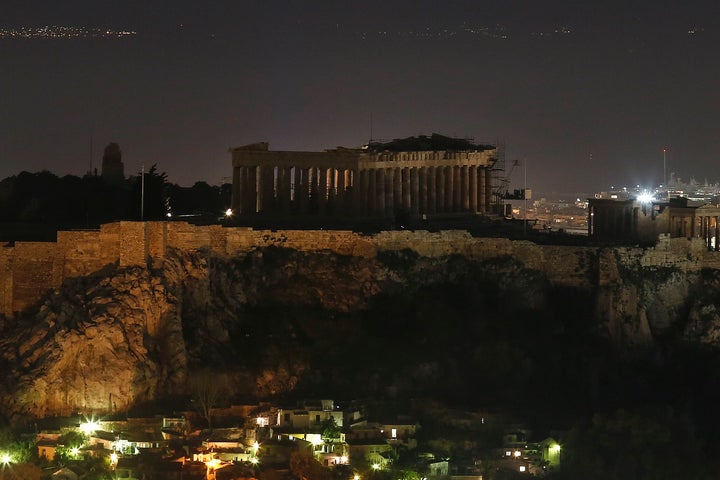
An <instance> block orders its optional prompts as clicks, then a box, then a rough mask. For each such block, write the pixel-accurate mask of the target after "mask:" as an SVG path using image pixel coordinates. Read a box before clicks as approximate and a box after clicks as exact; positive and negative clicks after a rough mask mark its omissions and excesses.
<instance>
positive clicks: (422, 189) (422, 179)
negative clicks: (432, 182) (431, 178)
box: [419, 167, 428, 215]
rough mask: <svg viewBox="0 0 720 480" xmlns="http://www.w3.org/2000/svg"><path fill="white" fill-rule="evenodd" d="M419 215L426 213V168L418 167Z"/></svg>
mask: <svg viewBox="0 0 720 480" xmlns="http://www.w3.org/2000/svg"><path fill="white" fill-rule="evenodd" d="M419 170H420V215H425V214H427V213H428V167H420V169H419Z"/></svg>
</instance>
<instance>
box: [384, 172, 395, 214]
mask: <svg viewBox="0 0 720 480" xmlns="http://www.w3.org/2000/svg"><path fill="white" fill-rule="evenodd" d="M394 181H395V169H394V168H387V169H385V216H386V217H390V218H392V217H393V216H394V215H395V212H394V209H395V195H394V193H395V187H394Z"/></svg>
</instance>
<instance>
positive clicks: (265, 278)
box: [0, 247, 720, 418]
mask: <svg viewBox="0 0 720 480" xmlns="http://www.w3.org/2000/svg"><path fill="white" fill-rule="evenodd" d="M527 248H530V247H527ZM618 251H619V250H614V249H608V250H607V251H605V252H604V253H603V254H602V255H601V256H600V257H601V258H600V261H601V262H604V263H605V266H604V267H603V271H604V272H608V271H611V272H615V273H614V274H612V275H609V276H607V277H606V278H604V279H601V280H600V281H597V282H593V281H589V282H588V285H589V286H587V287H578V288H575V287H568V286H558V285H557V284H556V283H553V281H552V280H551V279H549V278H548V275H547V274H546V273H543V272H542V271H540V270H537V269H533V268H529V267H528V266H527V264H526V263H523V262H522V261H520V260H518V259H515V258H513V257H511V256H508V255H500V256H496V257H492V258H486V259H478V258H474V259H473V258H470V257H468V256H464V255H458V254H450V255H445V256H434V257H425V256H421V255H419V254H418V253H416V252H414V251H412V250H409V249H405V250H397V251H383V252H379V253H378V255H377V256H368V255H364V256H353V255H343V254H338V253H333V252H329V251H316V252H307V251H306V252H300V251H297V250H292V249H285V248H276V247H269V248H260V249H256V250H253V251H251V252H249V253H241V254H238V255H234V256H230V255H220V254H217V253H214V252H212V251H210V250H208V249H199V250H192V251H188V250H185V251H179V250H176V251H170V252H168V253H167V254H166V255H165V256H164V257H163V258H161V259H158V258H156V259H154V260H152V261H151V262H150V264H149V265H148V266H147V267H140V266H129V267H119V266H117V265H109V266H106V267H104V268H103V269H101V270H99V271H97V272H96V273H93V274H91V275H86V276H81V277H77V278H74V279H69V280H65V281H64V282H63V284H62V286H61V287H60V288H57V289H56V290H54V291H53V292H52V293H51V294H50V295H48V296H47V297H45V298H44V299H43V300H42V302H40V304H38V305H36V306H35V307H33V308H30V309H28V310H26V311H25V312H23V313H22V314H21V315H19V316H17V317H13V318H6V319H4V320H3V321H2V323H0V328H1V329H2V340H0V352H1V353H0V371H2V372H3V373H2V384H1V385H0V401H1V404H2V406H3V409H2V411H3V412H4V414H5V415H7V416H8V417H9V418H16V417H19V416H23V415H31V416H46V415H55V414H67V413H70V412H73V411H79V412H85V413H91V412H107V411H115V410H124V409H127V408H128V407H130V406H132V405H135V404H137V403H139V402H142V401H145V400H150V399H156V398H159V397H165V396H169V395H173V394H192V391H191V389H190V387H189V382H188V379H189V378H190V377H191V376H192V375H193V374H194V372H198V371H210V372H213V375H217V376H218V378H222V379H223V381H224V382H227V384H228V385H229V388H228V392H229V394H230V392H232V393H233V394H237V395H253V396H267V395H273V394H277V393H281V392H286V391H290V390H298V391H302V390H303V389H305V391H308V392H310V393H311V394H312V393H313V392H312V389H313V388H322V389H323V390H324V391H325V392H327V391H328V390H331V389H335V391H338V392H342V393H347V394H349V395H350V394H370V393H379V392H382V393H383V394H398V392H402V391H406V392H416V393H417V392H422V391H442V392H444V393H445V394H453V395H459V396H463V395H467V394H468V392H473V396H476V394H475V393H474V392H475V390H474V387H473V385H472V382H482V384H483V385H484V386H485V387H486V392H487V393H486V394H485V395H486V396H487V398H490V397H492V401H505V400H507V398H512V397H513V395H514V393H513V392H508V393H507V394H505V393H502V392H504V390H503V388H506V386H507V385H508V384H510V383H512V382H515V383H516V384H518V385H523V388H532V387H533V386H534V385H537V386H540V385H547V383H548V382H559V381H560V380H559V379H558V378H559V376H561V377H562V381H563V382H565V383H564V384H567V385H571V384H573V382H574V384H573V385H575V386H578V385H584V384H585V383H587V385H586V386H587V389H588V391H593V388H596V387H597V385H596V383H597V380H593V379H588V375H587V370H586V369H588V368H589V369H592V368H595V367H594V366H593V365H594V364H593V362H594V361H595V360H593V359H597V362H600V361H601V359H602V358H603V356H604V355H607V351H604V350H603V349H604V348H606V346H607V345H604V344H603V343H602V342H603V340H602V339H604V338H610V339H612V340H613V342H611V343H614V344H615V345H618V344H620V345H624V346H632V345H652V344H654V343H655V342H658V341H664V340H663V339H666V338H668V337H673V338H675V339H683V340H684V341H689V342H699V343H703V344H708V345H712V346H717V345H718V342H719V341H720V318H718V315H719V313H718V310H717V307H716V305H715V303H716V301H715V299H716V298H718V293H720V275H718V274H717V271H715V270H702V271H700V270H696V269H695V270H694V269H688V268H681V267H678V266H675V267H672V268H664V269H660V268H657V267H656V266H647V265H646V262H645V263H643V261H642V260H641V259H642V258H643V255H644V254H643V253H642V252H641V253H639V254H636V253H627V252H625V253H622V251H620V252H621V253H622V254H618V253H617V252H618ZM622 255H625V257H623V256H622ZM639 259H640V260H639ZM548 261H552V260H551V259H549V260H548ZM688 261H692V259H689V260H688ZM608 264H612V268H609V267H608ZM598 333H599V334H600V335H598ZM587 338H597V339H596V340H592V341H591V342H590V343H588V341H586V340H583V342H585V343H582V342H580V341H579V340H578V339H587ZM598 339H599V340H598ZM549 357H550V358H549ZM541 358H542V359H543V361H542V366H541V363H540V362H539V360H540V359H541ZM548 365H554V367H553V368H550V367H548ZM560 365H564V366H563V367H562V369H561V368H560ZM567 365H574V367H573V368H569V367H567ZM518 366H521V368H518ZM561 370H562V373H558V372H560V371H561ZM471 379H472V381H471ZM493 389H495V390H493ZM506 397H507V398H506ZM478 398H480V399H482V398H485V397H482V395H481V396H479V397H478Z"/></svg>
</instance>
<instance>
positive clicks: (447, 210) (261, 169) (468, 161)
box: [230, 134, 497, 218]
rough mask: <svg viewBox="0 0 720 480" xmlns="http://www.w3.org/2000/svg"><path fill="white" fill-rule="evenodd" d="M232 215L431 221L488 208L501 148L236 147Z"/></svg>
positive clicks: (465, 144)
mask: <svg viewBox="0 0 720 480" xmlns="http://www.w3.org/2000/svg"><path fill="white" fill-rule="evenodd" d="M230 152H231V153H232V162H233V201H232V208H233V211H234V212H235V213H236V214H238V215H240V216H254V215H261V216H307V215H316V216H351V217H365V218H394V217H396V216H397V215H399V214H404V215H408V216H409V217H410V218H427V217H429V216H442V215H447V214H483V213H488V212H489V211H490V208H491V201H492V186H491V171H492V167H493V166H494V165H495V162H496V158H497V157H496V152H497V150H496V148H495V147H493V146H489V145H474V144H472V143H471V142H470V141H468V140H464V139H456V138H450V137H445V136H442V135H437V134H433V135H432V136H430V137H428V136H419V137H410V138H407V139H402V140H394V141H392V142H388V143H379V142H375V143H372V142H371V143H370V144H368V145H367V146H366V147H363V148H358V149H350V148H342V147H338V148H337V149H332V150H326V151H323V152H299V151H272V150H270V149H269V144H268V143H265V142H262V143H254V144H251V145H245V146H242V147H237V148H233V149H231V150H230Z"/></svg>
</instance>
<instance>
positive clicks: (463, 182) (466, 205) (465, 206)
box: [459, 165, 470, 212]
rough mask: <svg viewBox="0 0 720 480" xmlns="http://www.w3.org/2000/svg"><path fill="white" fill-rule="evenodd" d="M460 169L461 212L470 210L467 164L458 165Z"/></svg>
mask: <svg viewBox="0 0 720 480" xmlns="http://www.w3.org/2000/svg"><path fill="white" fill-rule="evenodd" d="M459 170H460V209H461V210H462V211H463V212H467V211H468V210H470V173H469V172H468V167H467V165H463V166H461V167H459Z"/></svg>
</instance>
